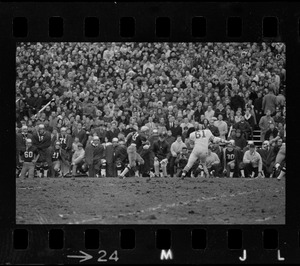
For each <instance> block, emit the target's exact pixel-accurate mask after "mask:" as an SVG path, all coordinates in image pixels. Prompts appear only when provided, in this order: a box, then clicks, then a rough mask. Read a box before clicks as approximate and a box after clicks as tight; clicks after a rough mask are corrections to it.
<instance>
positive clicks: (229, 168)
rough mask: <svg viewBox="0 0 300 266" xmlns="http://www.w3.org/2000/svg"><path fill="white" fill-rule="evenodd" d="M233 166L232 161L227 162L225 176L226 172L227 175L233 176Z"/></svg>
mask: <svg viewBox="0 0 300 266" xmlns="http://www.w3.org/2000/svg"><path fill="white" fill-rule="evenodd" d="M234 168H235V163H234V162H230V163H228V164H227V177H228V173H229V177H233V174H234Z"/></svg>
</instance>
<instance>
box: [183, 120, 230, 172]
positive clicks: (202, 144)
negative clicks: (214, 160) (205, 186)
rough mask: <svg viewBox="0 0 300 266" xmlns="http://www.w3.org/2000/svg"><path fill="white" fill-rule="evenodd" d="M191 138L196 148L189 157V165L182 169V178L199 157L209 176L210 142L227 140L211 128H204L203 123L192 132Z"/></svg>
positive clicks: (224, 141)
mask: <svg viewBox="0 0 300 266" xmlns="http://www.w3.org/2000/svg"><path fill="white" fill-rule="evenodd" d="M189 140H190V143H191V145H192V146H194V148H193V150H192V153H191V155H190V157H189V160H188V162H187V165H186V166H185V167H184V169H183V171H182V174H181V178H184V177H185V176H186V174H187V172H188V171H189V170H190V169H191V168H192V166H193V165H194V163H195V162H196V161H197V159H200V164H202V167H203V170H204V173H205V174H206V176H207V177H208V176H209V173H208V170H207V166H206V157H207V154H208V145H209V143H210V142H213V143H218V142H223V143H227V141H226V140H224V139H221V138H219V137H215V136H214V135H213V134H212V133H211V131H210V130H209V129H202V125H199V130H197V131H194V132H192V133H191V134H190V136H189Z"/></svg>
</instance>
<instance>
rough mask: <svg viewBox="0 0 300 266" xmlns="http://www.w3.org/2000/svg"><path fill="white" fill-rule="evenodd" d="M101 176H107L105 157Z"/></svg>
mask: <svg viewBox="0 0 300 266" xmlns="http://www.w3.org/2000/svg"><path fill="white" fill-rule="evenodd" d="M101 176H102V177H106V160H105V159H103V160H102V162H101Z"/></svg>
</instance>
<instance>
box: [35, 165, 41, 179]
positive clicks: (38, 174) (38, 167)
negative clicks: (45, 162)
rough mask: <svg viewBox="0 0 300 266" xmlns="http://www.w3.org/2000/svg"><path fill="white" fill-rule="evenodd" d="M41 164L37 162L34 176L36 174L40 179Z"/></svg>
mask: <svg viewBox="0 0 300 266" xmlns="http://www.w3.org/2000/svg"><path fill="white" fill-rule="evenodd" d="M42 167H43V166H42V163H41V162H37V163H36V166H35V168H36V174H37V177H39V178H41V177H42Z"/></svg>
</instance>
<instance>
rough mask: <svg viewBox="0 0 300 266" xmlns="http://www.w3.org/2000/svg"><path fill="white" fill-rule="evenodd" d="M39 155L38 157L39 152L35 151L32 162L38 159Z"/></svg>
mask: <svg viewBox="0 0 300 266" xmlns="http://www.w3.org/2000/svg"><path fill="white" fill-rule="evenodd" d="M39 157H40V154H39V153H35V154H34V157H33V160H32V162H34V163H35V162H36V161H37V160H38V159H39Z"/></svg>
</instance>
